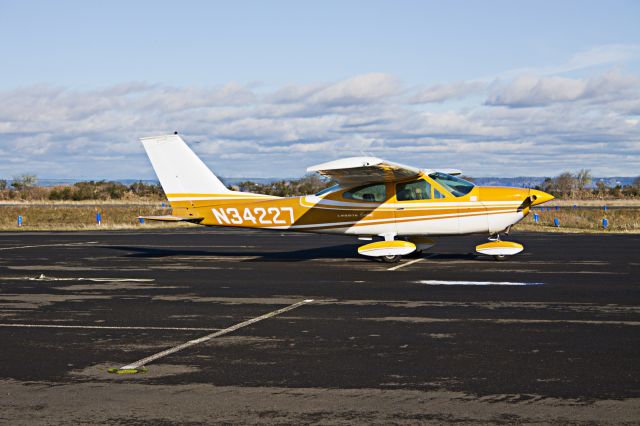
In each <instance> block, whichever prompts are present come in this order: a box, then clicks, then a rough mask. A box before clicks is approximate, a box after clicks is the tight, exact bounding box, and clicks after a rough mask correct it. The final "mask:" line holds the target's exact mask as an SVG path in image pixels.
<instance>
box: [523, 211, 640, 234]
mask: <svg viewBox="0 0 640 426" xmlns="http://www.w3.org/2000/svg"><path fill="white" fill-rule="evenodd" d="M534 213H537V214H538V223H535V221H534ZM554 218H557V219H558V222H559V224H560V227H556V226H555V224H554ZM604 218H606V219H607V221H608V227H607V229H604V228H603V226H602V219H604ZM514 229H518V230H526V231H545V232H549V231H557V232H609V233H611V232H624V233H627V232H631V233H637V232H640V207H638V208H609V209H607V210H606V211H605V210H604V209H602V208H589V209H584V208H577V209H574V208H572V207H561V208H559V209H558V210H556V209H555V208H553V207H552V208H550V209H545V210H534V211H533V212H532V213H530V214H529V215H528V216H527V217H525V218H524V220H523V221H522V222H520V223H518V224H517V225H516V226H515V227H514Z"/></svg>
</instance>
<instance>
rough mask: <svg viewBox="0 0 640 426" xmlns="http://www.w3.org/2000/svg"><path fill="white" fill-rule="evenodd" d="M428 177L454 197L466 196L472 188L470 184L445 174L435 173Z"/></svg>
mask: <svg viewBox="0 0 640 426" xmlns="http://www.w3.org/2000/svg"><path fill="white" fill-rule="evenodd" d="M429 177H430V178H431V179H433V180H435V181H436V182H438V183H439V184H440V185H442V186H443V187H444V188H445V189H446V190H448V191H449V192H451V194H453V195H454V196H455V197H462V196H463V195H467V194H468V193H469V192H471V190H472V189H473V187H474V185H473V184H472V183H471V182H469V181H466V180H464V179H460V178H458V177H455V176H451V175H448V174H446V173H440V172H435V173H431V174H430V175H429Z"/></svg>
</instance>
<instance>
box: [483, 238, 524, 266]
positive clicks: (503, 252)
mask: <svg viewBox="0 0 640 426" xmlns="http://www.w3.org/2000/svg"><path fill="white" fill-rule="evenodd" d="M522 250H524V247H523V246H522V244H518V243H514V242H513V241H501V240H500V234H496V235H492V236H491V237H489V242H488V243H484V244H480V245H478V246H476V251H477V252H478V253H480V254H486V255H488V256H491V257H493V258H494V259H495V260H496V261H498V262H500V261H503V260H506V259H507V257H508V256H513V255H514V254H518V253H520V252H521V251H522Z"/></svg>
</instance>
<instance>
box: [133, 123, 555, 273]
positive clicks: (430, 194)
mask: <svg viewBox="0 0 640 426" xmlns="http://www.w3.org/2000/svg"><path fill="white" fill-rule="evenodd" d="M141 142H142V144H143V145H144V148H145V150H146V151H147V154H148V156H149V159H150V160H151V164H152V165H153V168H154V170H155V172H156V174H157V175H158V179H160V184H161V185H162V188H163V189H164V192H165V193H166V196H167V198H168V200H169V203H170V205H171V207H172V209H173V215H171V216H150V217H146V219H149V220H162V221H185V222H192V223H197V224H200V225H205V226H231V227H241V228H258V229H276V230H278V231H302V232H316V233H331V234H347V235H354V236H356V237H358V238H359V239H361V240H365V241H373V242H370V243H368V244H365V245H363V246H361V247H359V248H358V252H359V253H360V254H362V255H365V256H372V257H375V258H378V259H381V260H383V261H385V262H397V261H399V260H400V258H401V257H402V256H404V255H408V254H410V253H413V252H418V253H419V252H420V251H422V250H425V249H427V248H429V247H431V246H433V244H434V242H433V241H432V240H430V239H429V237H433V236H445V235H462V234H487V235H489V242H488V243H485V244H481V245H478V246H476V251H478V252H479V253H482V254H486V255H490V256H494V257H495V258H496V259H504V258H505V256H510V255H514V254H517V253H519V252H521V251H522V250H523V246H522V245H520V244H518V243H515V242H509V241H501V240H500V233H503V232H507V233H508V231H509V229H510V227H511V226H512V225H514V224H516V223H518V222H519V221H520V220H522V219H523V218H524V217H525V216H526V215H527V214H528V213H529V209H530V207H531V206H535V205H538V204H542V203H545V202H547V201H549V200H551V199H553V196H552V195H549V194H547V193H545V192H542V191H537V190H534V189H525V188H502V187H479V186H476V185H474V184H473V183H471V182H468V181H466V180H463V179H460V178H458V177H456V175H459V174H460V171H458V170H438V169H433V170H432V169H419V168H416V167H411V166H405V165H403V164H398V163H393V162H390V161H385V160H382V159H380V158H376V157H352V158H344V159H341V160H336V161H330V162H328V163H323V164H319V165H316V166H312V167H309V168H308V169H307V171H309V172H318V173H320V174H322V175H323V176H326V177H328V178H331V179H333V180H334V181H336V182H337V185H335V186H332V187H331V188H328V189H325V190H323V191H320V192H318V193H317V194H314V195H305V196H302V197H288V198H283V197H275V196H270V195H263V194H253V193H247V192H238V191H231V190H229V189H228V188H227V187H225V186H224V184H223V183H222V182H221V181H220V180H219V179H218V178H217V177H216V176H215V175H214V174H213V173H212V172H211V170H210V169H209V168H208V167H207V166H206V165H205V164H204V163H203V162H202V161H201V160H200V158H198V157H197V156H196V154H195V153H194V152H193V151H192V150H191V149H190V148H189V147H188V146H187V144H185V142H184V141H183V140H182V138H180V136H178V135H177V134H173V135H166V136H155V137H149V138H141ZM374 240H376V241H374Z"/></svg>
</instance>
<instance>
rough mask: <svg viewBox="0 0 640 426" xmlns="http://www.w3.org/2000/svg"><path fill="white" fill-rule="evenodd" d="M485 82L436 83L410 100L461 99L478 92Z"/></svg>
mask: <svg viewBox="0 0 640 426" xmlns="http://www.w3.org/2000/svg"><path fill="white" fill-rule="evenodd" d="M485 86H486V84H485V83H482V82H480V81H457V82H455V83H448V84H436V85H433V86H429V87H427V88H426V89H423V90H421V91H419V92H418V93H416V94H415V95H414V96H413V97H412V98H411V102H413V103H416V104H422V103H431V102H444V101H448V100H452V99H461V98H465V97H467V96H470V95H473V94H477V93H480V92H481V91H482V90H483V89H484V88H485Z"/></svg>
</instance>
